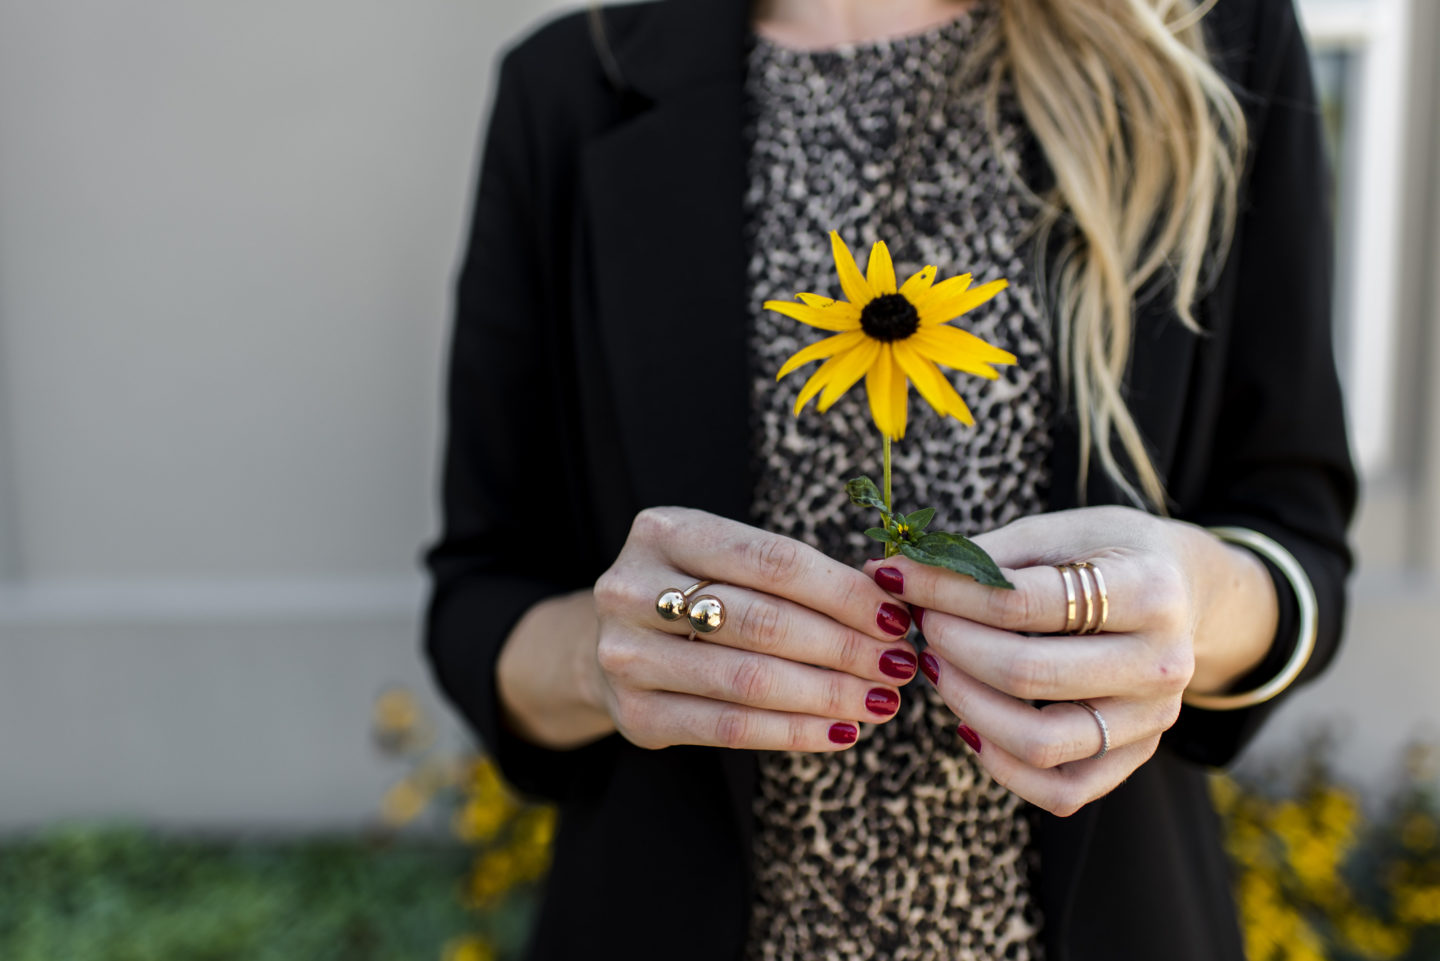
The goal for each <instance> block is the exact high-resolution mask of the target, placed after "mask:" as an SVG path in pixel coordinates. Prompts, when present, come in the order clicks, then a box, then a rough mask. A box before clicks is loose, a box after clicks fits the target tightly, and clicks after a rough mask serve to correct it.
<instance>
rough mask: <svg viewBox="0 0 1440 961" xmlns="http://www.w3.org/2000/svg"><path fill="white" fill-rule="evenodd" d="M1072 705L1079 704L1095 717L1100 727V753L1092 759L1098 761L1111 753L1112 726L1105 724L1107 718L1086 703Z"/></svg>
mask: <svg viewBox="0 0 1440 961" xmlns="http://www.w3.org/2000/svg"><path fill="white" fill-rule="evenodd" d="M1070 703H1071V704H1078V705H1080V706H1081V707H1083V708H1084V709H1085V710H1087V711H1089V712H1090V713H1091V714H1094V715H1095V722H1096V723H1097V724H1099V725H1100V753H1098V754H1094V755H1092V756H1091V757H1090V760H1092V761H1098V760H1100V759H1101V758H1102V757H1104V756H1105V755H1106V754H1109V753H1110V726H1109V725H1108V724H1106V723H1105V717H1104V715H1102V714H1101V713H1100V712H1099V711H1097V710H1095V709H1094V708H1093V707H1091V706H1090V705H1089V704H1086V703H1085V702H1084V701H1071V702H1070Z"/></svg>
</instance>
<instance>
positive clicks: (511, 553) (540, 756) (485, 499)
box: [424, 52, 612, 800]
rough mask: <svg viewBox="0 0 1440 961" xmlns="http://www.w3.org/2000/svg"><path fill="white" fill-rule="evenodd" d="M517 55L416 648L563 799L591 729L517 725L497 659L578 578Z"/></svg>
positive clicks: (586, 756)
mask: <svg viewBox="0 0 1440 961" xmlns="http://www.w3.org/2000/svg"><path fill="white" fill-rule="evenodd" d="M521 74H522V67H521V65H520V58H519V57H518V56H517V55H516V54H515V53H514V52H512V53H511V54H510V55H509V56H507V57H505V59H504V60H503V61H502V63H501V67H500V72H499V80H498V84H497V92H496V95H495V101H494V105H493V108H492V111H491V118H490V123H489V131H488V135H487V136H486V138H485V145H484V147H483V152H482V160H481V164H480V175H479V183H478V187H477V190H476V198H475V208H474V216H473V221H472V226H471V233H470V237H469V243H468V248H467V252H466V255H465V258H464V260H463V262H462V266H461V269H460V273H459V278H458V283H457V288H456V299H455V313H454V327H453V332H452V340H451V344H450V352H449V368H448V386H447V390H446V414H447V424H446V427H447V430H446V439H445V447H444V457H443V466H442V481H441V506H442V518H441V532H440V535H439V537H438V539H437V541H436V542H435V543H434V544H433V546H432V547H430V549H429V550H428V551H427V553H426V555H425V563H426V566H427V567H428V569H429V572H430V580H431V595H430V601H429V606H428V611H427V614H426V618H425V623H424V633H425V650H426V653H427V655H428V658H429V662H430V666H431V670H432V673H433V675H434V677H435V679H436V681H437V683H438V684H439V687H440V688H441V690H442V691H443V693H444V694H445V696H446V697H447V698H448V699H449V701H450V702H451V703H452V704H453V705H454V707H455V708H456V709H457V710H458V711H459V712H460V714H461V715H462V716H463V718H464V719H465V720H466V721H467V722H468V724H469V726H470V727H471V728H472V730H473V731H474V732H475V733H476V734H477V735H478V736H479V738H480V740H481V741H482V742H483V744H484V746H485V747H486V748H487V749H488V751H489V752H490V754H491V756H492V757H493V758H494V759H495V761H496V763H497V764H498V765H499V767H500V769H501V771H502V772H503V774H504V775H505V777H506V779H507V780H508V781H509V782H510V783H511V784H512V785H514V786H515V787H516V788H517V789H519V790H520V791H522V792H524V793H527V794H530V795H533V796H537V797H541V798H545V799H550V800H565V799H566V798H567V797H569V796H570V795H571V793H572V792H573V791H574V790H575V789H576V785H577V784H578V783H579V782H580V781H581V780H582V777H581V774H582V772H583V771H584V769H585V768H586V767H587V766H591V765H597V764H604V763H605V755H606V753H607V752H608V751H609V750H610V749H611V746H610V745H609V744H608V742H609V741H610V740H612V739H609V738H607V739H603V740H602V741H599V742H596V743H595V744H592V745H589V746H587V747H583V748H580V749H577V750H573V751H550V750H545V749H543V748H540V747H537V746H535V745H533V744H531V743H529V742H527V741H525V740H524V739H522V738H520V737H518V736H517V735H516V734H514V733H513V732H512V731H511V730H510V729H509V728H508V727H507V726H506V723H505V720H504V717H503V713H502V711H501V708H500V704H499V700H498V697H497V691H496V685H495V663H496V659H497V657H498V656H499V653H500V649H501V647H502V645H503V644H504V642H505V640H506V638H507V636H508V635H509V633H510V631H511V629H512V628H513V627H514V625H515V623H516V622H517V621H518V620H519V619H520V617H521V616H522V615H523V614H524V613H525V612H526V611H527V610H528V609H529V608H530V607H532V606H533V605H534V604H536V603H537V602H539V601H541V600H543V599H545V598H548V597H552V596H555V595H557V594H560V593H564V592H568V591H573V590H576V589H580V588H583V587H587V586H589V585H590V584H592V583H593V581H594V570H593V564H594V561H593V558H589V557H587V556H584V555H585V552H584V551H583V550H569V549H566V548H565V546H564V545H562V544H560V543H558V542H557V540H556V538H555V536H554V532H573V533H574V534H575V540H576V542H577V543H582V544H583V543H584V542H585V536H584V533H583V531H584V529H585V528H584V526H583V525H584V519H583V518H582V516H581V515H582V511H581V510H580V509H579V508H578V506H577V504H578V500H577V493H576V492H577V490H579V489H582V488H583V484H584V480H583V477H582V476H577V473H578V472H577V470H576V469H575V467H574V465H573V464H572V463H570V462H568V461H567V460H566V455H565V449H566V442H565V439H566V438H567V435H568V434H569V433H570V431H571V430H572V425H573V424H574V423H575V421H576V420H578V418H577V417H576V416H575V415H574V413H573V411H572V410H570V409H569V407H570V405H571V399H572V397H573V395H572V392H571V391H569V390H568V389H567V384H566V383H564V381H565V380H566V378H565V375H564V373H563V372H564V370H565V366H564V364H565V356H566V354H567V347H566V345H565V343H564V337H563V335H562V334H561V333H559V331H560V330H561V329H562V328H563V327H564V325H563V323H561V322H558V321H556V320H555V319H554V318H556V317H557V316H559V310H560V308H559V307H558V306H557V297H558V295H557V294H555V293H554V287H555V285H554V284H552V283H548V282H547V277H546V271H547V264H550V263H551V261H552V260H553V258H547V257H546V256H545V255H544V254H543V253H542V251H544V250H545V249H546V240H545V238H544V237H543V236H542V233H543V231H544V230H545V227H544V223H545V221H546V216H545V214H546V212H545V210H544V206H545V201H544V197H545V196H546V194H545V191H544V189H543V182H544V180H545V177H544V175H543V174H542V173H540V172H539V167H538V165H537V162H536V161H537V157H536V154H537V152H538V151H536V150H534V149H532V146H531V144H532V142H533V140H534V138H532V137H531V135H530V130H529V124H530V120H531V118H532V117H533V114H532V113H531V112H530V111H529V109H528V108H527V105H526V103H525V98H526V93H525V91H526V86H525V84H524V83H523V81H522V77H521Z"/></svg>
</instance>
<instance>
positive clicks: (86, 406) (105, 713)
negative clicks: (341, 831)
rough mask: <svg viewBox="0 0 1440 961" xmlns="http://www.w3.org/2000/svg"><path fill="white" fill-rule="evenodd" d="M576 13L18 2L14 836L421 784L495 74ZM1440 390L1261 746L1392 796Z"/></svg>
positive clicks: (322, 816)
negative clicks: (413, 758) (1322, 759)
mask: <svg viewBox="0 0 1440 961" xmlns="http://www.w3.org/2000/svg"><path fill="white" fill-rule="evenodd" d="M557 5H558V4H554V3H546V2H530V3H526V2H522V0H480V2H472V3H455V2H441V0H409V2H406V3H378V2H373V0H350V2H346V3H340V2H336V0H287V2H285V3H283V4H281V3H275V2H270V3H259V4H217V3H195V2H193V0H185V2H182V0H132V2H130V3H126V4H120V5H116V4H113V3H109V2H101V0H54V2H49V3H38V2H28V3H27V2H22V0H0V131H3V133H0V828H6V827H18V826H27V825H34V824H37V823H42V822H46V821H51V820H55V819H61V818H73V817H95V816H117V815H119V816H126V817H135V818H142V819H146V820H153V821H158V822H163V823H167V824H172V825H182V826H225V825H242V826H259V827H271V828H286V829H294V828H307V827H316V826H328V827H352V826H355V825H358V824H361V823H364V822H365V821H367V820H368V819H370V818H371V817H373V813H374V811H375V807H376V803H377V801H378V798H379V796H380V793H381V791H382V790H383V788H384V785H385V784H386V783H387V782H388V780H389V779H390V778H391V777H393V776H394V775H395V774H397V773H398V769H397V768H396V767H395V766H394V765H392V764H389V763H386V762H383V761H381V760H380V759H378V758H376V757H375V756H374V754H373V752H372V751H371V748H370V746H369V743H368V740H367V734H366V721H367V717H368V712H369V707H370V701H371V699H372V697H373V696H374V695H375V693H376V692H377V691H378V690H379V689H380V688H381V687H382V686H384V685H385V684H387V683H405V684H409V685H412V686H414V687H416V688H418V689H425V688H426V683H427V682H426V679H425V675H424V671H423V669H422V667H421V665H420V663H419V661H418V659H417V657H416V638H417V629H416V616H417V612H418V610H419V607H420V603H421V598H422V587H421V584H420V581H419V578H418V576H417V574H416V563H415V562H416V556H417V552H418V550H419V549H420V547H421V545H422V544H423V543H424V542H425V540H426V539H427V538H428V537H429V536H430V535H431V533H432V531H433V528H434V518H433V514H432V495H433V489H434V485H433V473H434V465H435V458H436V449H437V442H438V436H437V414H438V409H439V392H438V383H439V376H440V367H441V358H442V354H443V349H444V336H445V329H446V322H447V311H448V292H449V286H450V277H451V273H452V269H453V265H454V263H455V258H456V254H457V250H458V247H459V242H460V237H461V234H462V231H463V227H464V222H465V219H466V214H467V205H468V200H469V195H470V190H471V179H472V165H473V159H474V147H475V142H476V134H477V130H478V128H479V122H480V119H481V116H482V114H483V112H484V108H485V105H486V103H487V97H488V84H489V79H490V76H491V68H492V56H493V53H494V51H495V50H496V48H497V46H498V45H499V44H500V43H501V42H502V41H503V40H504V39H505V38H508V37H511V36H514V35H515V34H516V33H517V32H518V31H519V30H520V29H521V27H522V25H523V24H525V23H528V22H531V21H533V20H534V19H536V18H538V17H539V16H541V15H542V14H544V13H545V12H546V11H548V10H549V9H550V8H551V7H553V6H557ZM1422 7H1423V5H1422ZM1422 32H1423V31H1422ZM1432 59H1433V58H1432ZM1426 82H1427V83H1429V84H1431V85H1432V86H1431V88H1430V89H1433V84H1434V83H1435V80H1434V77H1433V76H1431V77H1430V78H1429V79H1427V81H1426ZM1417 109H1420V108H1417ZM1423 109H1424V110H1428V111H1430V112H1429V113H1428V114H1426V115H1425V117H1426V118H1428V119H1425V120H1424V123H1426V124H1429V127H1428V129H1429V130H1431V131H1435V130H1437V129H1440V125H1436V124H1435V121H1434V116H1435V114H1434V109H1435V105H1434V101H1433V100H1432V101H1428V102H1427V105H1425V106H1424V108H1423ZM1422 119H1423V118H1422ZM1421 129H1427V128H1425V127H1424V126H1422V128H1421ZM1433 149H1434V145H1433V144H1430V145H1429V146H1427V147H1426V148H1425V150H1424V151H1420V150H1418V149H1417V153H1416V156H1417V157H1419V158H1421V159H1420V160H1417V161H1416V163H1417V164H1419V165H1420V167H1421V168H1422V169H1420V170H1419V172H1416V171H1414V170H1412V176H1414V177H1416V178H1418V179H1417V183H1420V184H1424V183H1431V182H1432V181H1433V179H1434V178H1433V177H1430V176H1429V174H1430V173H1431V172H1432V171H1433V169H1434V168H1433V166H1428V167H1427V166H1425V165H1426V164H1433V160H1434V156H1435V154H1434V153H1432V152H1429V151H1432V150H1433ZM1412 166H1413V165H1412ZM1427 178H1428V179H1427ZM1417 189H1421V195H1422V196H1426V197H1428V198H1429V199H1427V200H1426V201H1425V203H1423V204H1417V205H1416V207H1417V209H1418V210H1420V211H1422V212H1423V216H1420V215H1416V216H1417V217H1418V218H1419V219H1417V221H1416V223H1417V224H1419V226H1414V227H1413V230H1414V231H1416V232H1417V233H1416V236H1417V237H1419V238H1421V240H1420V241H1417V242H1423V243H1425V244H1433V240H1434V237H1435V236H1436V234H1435V233H1434V232H1435V231H1437V230H1440V201H1437V198H1436V197H1435V195H1434V191H1433V183H1431V188H1424V189H1422V188H1417ZM1427 189H1428V192H1427ZM1412 249H1413V248H1412ZM1420 249H1422V250H1424V249H1426V247H1424V246H1422V247H1421V248H1420ZM1429 249H1430V250H1431V251H1433V249H1434V248H1433V246H1432V247H1429ZM1433 262H1434V261H1433V253H1432V259H1431V260H1430V262H1429V263H1431V264H1433ZM1422 266H1423V265H1422ZM1437 297H1440V291H1432V290H1428V288H1427V290H1426V292H1425V293H1424V295H1423V296H1418V295H1417V297H1416V298H1415V304H1414V305H1412V310H1413V312H1414V317H1413V318H1412V324H1413V329H1415V330H1421V331H1423V330H1433V328H1434V326H1435V325H1434V322H1433V319H1434V318H1436V317H1437V316H1440V312H1437V309H1436V303H1437ZM1425 318H1430V319H1429V320H1425ZM1425 344H1426V346H1425V348H1424V349H1426V350H1429V351H1430V352H1431V354H1432V356H1434V358H1435V360H1434V361H1433V362H1432V365H1431V367H1430V369H1434V366H1435V365H1436V364H1440V353H1436V351H1437V350H1440V348H1437V347H1436V345H1435V344H1434V342H1433V340H1432V341H1425ZM1403 389H1406V390H1409V391H1413V390H1415V386H1414V384H1411V385H1410V386H1409V387H1406V388H1403ZM1407 396H1410V395H1407ZM1415 396H1418V395H1415ZM1437 396H1440V395H1437V394H1436V393H1435V392H1434V391H1433V389H1432V392H1431V393H1430V394H1428V395H1425V399H1424V400H1423V401H1421V402H1420V403H1421V404H1422V406H1421V408H1420V409H1421V410H1422V411H1428V412H1429V413H1428V414H1426V415H1425V416H1422V417H1420V418H1418V419H1417V424H1418V425H1419V426H1416V427H1415V428H1414V435H1413V440H1414V444H1415V445H1416V447H1415V449H1416V450H1419V451H1421V452H1422V453H1423V452H1427V451H1428V454H1425V456H1428V457H1429V458H1430V459H1429V460H1428V461H1425V463H1424V464H1418V462H1417V465H1410V466H1411V467H1412V468H1413V470H1412V471H1411V473H1406V474H1403V475H1401V476H1399V477H1398V479H1393V478H1382V479H1380V481H1379V482H1380V483H1381V484H1392V483H1393V484H1398V485H1400V487H1401V488H1402V489H1403V493H1404V496H1403V497H1402V498H1400V499H1399V500H1398V501H1396V500H1394V499H1391V500H1390V501H1387V502H1386V503H1387V504H1391V505H1393V504H1395V503H1399V504H1400V505H1401V507H1400V508H1394V507H1393V506H1390V507H1386V508H1385V511H1382V513H1381V514H1380V515H1376V516H1375V517H1373V518H1367V526H1366V528H1365V531H1364V532H1362V540H1366V543H1367V553H1368V555H1369V556H1372V557H1381V558H1392V557H1396V556H1400V555H1402V554H1403V555H1405V556H1408V557H1412V559H1416V562H1415V563H1414V564H1409V565H1407V566H1401V567H1398V568H1394V569H1383V568H1382V569H1377V570H1376V571H1375V572H1374V573H1373V575H1371V576H1369V577H1368V579H1367V580H1366V581H1365V582H1364V583H1362V586H1361V590H1360V601H1359V603H1358V605H1357V608H1356V617H1355V624H1356V631H1355V637H1354V639H1353V640H1354V643H1352V645H1351V647H1350V649H1349V652H1348V653H1347V654H1346V657H1345V659H1344V660H1343V661H1342V663H1341V665H1340V666H1339V669H1338V670H1337V671H1335V672H1334V674H1333V675H1332V676H1331V677H1330V678H1329V679H1328V680H1326V681H1325V682H1324V684H1323V685H1322V686H1321V687H1319V688H1317V689H1316V690H1314V691H1312V692H1310V693H1308V694H1307V695H1305V696H1303V697H1302V698H1299V699H1297V701H1296V702H1295V703H1294V704H1293V705H1292V706H1290V707H1288V708H1287V709H1286V710H1285V711H1283V712H1282V713H1281V715H1280V716H1279V718H1278V719H1277V724H1276V725H1275V726H1274V728H1273V729H1272V731H1271V733H1270V735H1269V739H1268V740H1267V742H1266V744H1262V745H1261V749H1260V751H1259V752H1258V753H1260V754H1262V755H1263V753H1264V751H1265V750H1266V749H1267V748H1268V749H1272V750H1279V749H1281V748H1283V747H1284V746H1285V744H1286V743H1288V739H1293V737H1295V736H1297V735H1298V734H1300V733H1302V732H1303V731H1304V730H1305V729H1307V728H1308V727H1309V726H1310V725H1312V724H1313V723H1315V722H1316V720H1317V719H1332V720H1333V719H1337V718H1339V719H1349V720H1350V721H1351V722H1352V725H1353V727H1354V731H1355V733H1354V735H1353V736H1352V738H1351V740H1350V741H1348V742H1347V748H1346V755H1345V758H1346V763H1347V764H1348V765H1349V766H1350V767H1351V768H1352V769H1353V770H1356V771H1361V772H1373V771H1377V770H1380V769H1381V767H1382V766H1383V765H1384V764H1385V763H1387V762H1388V761H1389V759H1391V758H1393V757H1394V756H1395V745H1396V744H1397V743H1398V741H1399V740H1400V739H1401V738H1402V737H1403V736H1404V735H1405V734H1406V733H1408V732H1409V731H1411V730H1412V729H1414V728H1415V726H1416V725H1417V724H1421V723H1423V722H1425V721H1426V720H1427V719H1428V720H1430V721H1433V720H1434V719H1435V718H1436V717H1437V715H1440V709H1437V707H1436V698H1435V689H1434V688H1435V684H1434V679H1435V678H1436V677H1437V676H1440V646H1436V645H1434V644H1425V643H1422V642H1423V641H1424V640H1432V641H1433V640H1434V638H1435V635H1436V633H1437V629H1436V625H1437V624H1440V602H1437V600H1436V594H1435V590H1434V584H1435V571H1436V564H1437V562H1440V549H1436V548H1440V524H1436V523H1435V522H1433V520H1432V523H1431V526H1430V527H1428V528H1423V529H1422V530H1423V531H1428V533H1424V534H1423V536H1422V540H1421V542H1420V543H1421V544H1422V547H1423V548H1424V549H1423V550H1420V551H1418V553H1417V552H1414V551H1396V550H1394V549H1393V545H1392V544H1391V541H1392V540H1393V532H1394V531H1396V530H1399V531H1402V532H1407V533H1408V534H1409V535H1415V528H1414V526H1413V525H1411V524H1408V523H1407V521H1408V519H1409V518H1410V517H1411V514H1410V513H1409V512H1410V511H1411V510H1419V509H1421V508H1422V507H1423V508H1425V509H1428V510H1430V511H1431V514H1430V515H1429V516H1430V517H1431V518H1435V517H1440V510H1437V506H1436V503H1435V499H1434V498H1435V494H1434V492H1435V491H1437V490H1440V483H1437V481H1436V478H1437V476H1440V474H1437V464H1436V450H1437V445H1440V437H1437V435H1436V433H1435V431H1436V429H1437V425H1440V417H1435V416H1433V415H1434V414H1435V412H1436V411H1437ZM1408 436H1410V435H1407V437H1408ZM1426 491H1429V493H1426ZM1417 492H1418V493H1417ZM1397 511H1398V513H1397ZM1387 512H1388V513H1387ZM1415 536H1421V535H1415ZM1367 539H1368V540H1367ZM1425 545H1428V546H1425ZM1396 705H1401V706H1400V707H1397V706H1396ZM447 736H448V738H449V743H451V744H457V743H459V741H460V738H459V736H458V734H457V732H456V731H455V730H454V728H453V727H452V728H450V729H449V731H448V735H447Z"/></svg>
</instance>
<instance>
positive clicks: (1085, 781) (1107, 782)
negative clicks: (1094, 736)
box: [976, 732, 1160, 818]
mask: <svg viewBox="0 0 1440 961" xmlns="http://www.w3.org/2000/svg"><path fill="white" fill-rule="evenodd" d="M977 733H979V732H977ZM979 736H980V739H981V740H980V745H981V747H980V750H979V751H978V752H976V753H977V757H978V758H979V759H980V766H981V767H983V768H985V770H986V772H987V773H989V775H990V776H991V777H992V778H994V779H995V782H996V783H997V784H999V785H1001V786H1002V787H1005V788H1007V789H1009V790H1011V791H1013V792H1015V793H1016V794H1018V795H1020V796H1021V797H1022V798H1024V799H1025V800H1027V801H1029V802H1030V803H1031V804H1034V805H1036V806H1037V807H1041V808H1044V809H1045V810H1047V811H1049V812H1050V813H1051V814H1054V815H1056V816H1058V817H1062V818H1063V817H1069V816H1070V815H1072V814H1074V813H1075V812H1076V811H1078V810H1080V809H1081V808H1082V807H1084V806H1085V805H1087V804H1089V803H1090V802H1091V801H1094V800H1095V799H1096V798H1100V797H1104V796H1105V795H1106V794H1109V793H1110V792H1111V791H1113V790H1114V789H1115V787H1116V786H1117V785H1119V784H1120V782H1121V781H1123V780H1125V779H1126V778H1127V777H1129V776H1130V775H1131V774H1133V773H1134V772H1135V769H1136V768H1138V767H1139V766H1140V765H1142V764H1144V763H1145V762H1146V761H1148V760H1150V758H1151V756H1152V755H1154V753H1155V748H1156V747H1158V746H1159V744H1160V738H1159V737H1152V738H1148V739H1146V740H1144V741H1139V742H1137V743H1135V744H1127V745H1126V746H1125V747H1122V748H1120V749H1118V750H1112V751H1111V752H1110V753H1109V754H1107V755H1105V756H1104V757H1102V758H1100V759H1099V760H1093V761H1078V762H1076V763H1074V764H1066V765H1063V766H1061V767H1054V768H1037V767H1033V766H1031V765H1029V764H1026V763H1025V762H1024V761H1023V760H1021V759H1020V758H1018V757H1016V756H1015V755H1013V754H1011V753H1010V752H1008V751H1006V750H1005V748H1003V747H1001V746H1000V745H999V744H995V743H988V742H986V741H985V735H984V734H983V733H982V734H980V735H979Z"/></svg>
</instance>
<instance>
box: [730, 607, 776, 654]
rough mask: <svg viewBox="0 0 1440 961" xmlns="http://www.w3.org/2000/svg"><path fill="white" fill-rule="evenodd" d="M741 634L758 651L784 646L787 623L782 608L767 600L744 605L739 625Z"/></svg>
mask: <svg viewBox="0 0 1440 961" xmlns="http://www.w3.org/2000/svg"><path fill="white" fill-rule="evenodd" d="M738 627H739V630H740V636H741V637H744V638H746V639H748V640H749V641H750V647H751V648H753V649H754V650H757V651H765V652H770V651H775V650H779V649H780V648H781V647H783V646H784V643H785V624H784V618H783V617H782V616H781V613H780V608H779V607H778V606H776V605H774V604H770V603H767V602H765V601H758V600H757V601H755V602H753V603H750V604H746V605H744V607H743V609H742V610H741V613H740V623H739V625H738Z"/></svg>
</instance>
